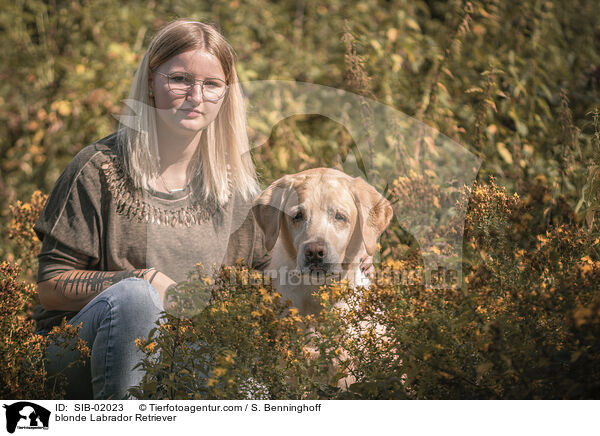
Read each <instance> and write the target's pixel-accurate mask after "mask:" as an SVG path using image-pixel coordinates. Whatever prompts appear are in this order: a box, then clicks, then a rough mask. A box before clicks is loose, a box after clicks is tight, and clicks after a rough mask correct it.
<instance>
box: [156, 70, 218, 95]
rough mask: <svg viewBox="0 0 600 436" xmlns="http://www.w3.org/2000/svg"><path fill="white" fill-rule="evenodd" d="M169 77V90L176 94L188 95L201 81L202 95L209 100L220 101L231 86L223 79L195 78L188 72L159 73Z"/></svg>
mask: <svg viewBox="0 0 600 436" xmlns="http://www.w3.org/2000/svg"><path fill="white" fill-rule="evenodd" d="M158 74H160V75H161V76H164V77H166V78H167V86H168V87H169V91H171V92H172V93H173V94H175V95H187V94H188V93H189V92H190V91H191V90H192V88H193V87H194V85H195V84H196V83H197V82H199V83H200V85H201V86H202V96H203V97H204V98H205V99H206V100H208V101H219V100H221V99H222V98H223V97H224V96H225V92H226V91H227V89H228V88H229V85H227V84H226V83H225V82H224V81H223V80H221V79H213V78H208V79H204V80H201V79H195V78H194V77H193V76H192V75H191V74H188V73H179V72H177V73H170V74H164V73H158Z"/></svg>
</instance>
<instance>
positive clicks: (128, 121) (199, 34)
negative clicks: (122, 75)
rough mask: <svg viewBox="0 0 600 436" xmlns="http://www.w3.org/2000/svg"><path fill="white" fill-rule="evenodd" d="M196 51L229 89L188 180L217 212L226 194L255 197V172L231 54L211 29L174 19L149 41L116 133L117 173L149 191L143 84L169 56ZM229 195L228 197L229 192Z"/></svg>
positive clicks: (151, 130) (147, 104) (149, 138)
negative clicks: (216, 65)
mask: <svg viewBox="0 0 600 436" xmlns="http://www.w3.org/2000/svg"><path fill="white" fill-rule="evenodd" d="M196 49H202V50H205V51H206V52H208V53H210V54H212V55H213V56H215V57H216V58H217V59H218V60H219V62H220V63H221V67H222V68H223V72H224V73H225V81H226V82H227V84H228V85H229V89H228V91H227V93H226V95H225V97H224V101H223V104H222V106H221V109H220V111H219V114H218V116H217V118H216V119H215V120H214V121H213V122H212V123H210V125H208V126H207V127H206V128H205V129H204V131H203V132H202V134H201V137H200V142H199V144H198V148H197V150H196V154H195V156H194V159H193V162H192V165H191V168H190V172H191V173H192V174H188V176H191V177H190V178H196V177H195V176H196V175H199V174H200V175H201V176H202V178H201V179H199V180H198V182H201V183H202V192H203V195H204V197H205V198H212V199H214V200H216V201H217V203H218V204H220V205H221V206H222V205H224V204H225V203H226V202H227V201H228V198H229V196H230V194H233V193H238V194H240V195H241V196H242V198H244V199H245V200H248V199H252V198H254V196H255V195H256V194H257V193H258V192H259V185H258V181H257V179H256V170H255V168H254V163H253V162H252V158H251V156H250V147H249V144H248V135H247V133H246V108H245V103H244V98H243V94H242V89H241V86H240V84H239V81H238V77H237V74H236V71H235V53H234V51H233V49H232V48H231V46H230V45H229V43H228V42H227V41H226V40H225V38H224V37H223V36H222V35H221V34H220V33H219V32H218V31H217V30H216V29H215V28H214V27H212V26H210V25H208V24H205V23H201V22H198V21H191V20H185V19H179V20H175V21H172V22H171V23H169V24H167V25H166V26H164V27H163V28H162V29H160V30H159V31H158V33H157V34H156V35H155V36H154V38H153V39H152V41H151V42H150V45H149V47H148V50H147V51H146V54H145V55H144V57H143V58H142V61H141V62H140V66H139V68H138V70H137V72H136V75H135V78H134V81H133V85H132V87H131V91H130V93H129V99H128V100H127V107H126V108H124V113H123V115H122V116H121V122H120V126H119V130H118V132H117V144H118V146H117V147H118V152H119V156H120V158H121V162H122V164H123V169H124V170H125V172H126V173H127V175H128V176H129V177H130V179H131V180H132V182H133V184H134V186H136V187H137V188H146V189H148V188H150V187H151V185H152V184H153V183H154V182H155V180H156V178H157V177H158V175H159V170H160V163H159V153H158V141H157V132H156V112H155V108H154V107H153V103H152V101H151V100H150V97H149V84H148V79H149V77H150V74H151V73H152V72H153V71H154V70H155V69H156V68H158V67H159V66H160V65H162V64H164V63H165V62H167V61H168V60H169V59H171V58H172V57H174V56H177V55H178V54H180V53H184V52H187V51H190V50H196ZM231 191H233V192H231Z"/></svg>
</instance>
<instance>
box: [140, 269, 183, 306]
mask: <svg viewBox="0 0 600 436" xmlns="http://www.w3.org/2000/svg"><path fill="white" fill-rule="evenodd" d="M143 278H144V279H145V280H147V281H148V283H150V284H151V285H152V286H153V287H154V289H156V290H157V291H158V294H159V295H160V300H161V301H162V303H163V307H164V308H165V309H167V306H168V304H167V303H168V301H167V290H168V289H169V288H170V287H171V286H173V285H176V284H177V283H176V282H175V281H173V280H172V279H171V278H170V277H169V276H167V275H166V274H163V273H162V272H160V271H149V272H147V273H146V274H144V277H143Z"/></svg>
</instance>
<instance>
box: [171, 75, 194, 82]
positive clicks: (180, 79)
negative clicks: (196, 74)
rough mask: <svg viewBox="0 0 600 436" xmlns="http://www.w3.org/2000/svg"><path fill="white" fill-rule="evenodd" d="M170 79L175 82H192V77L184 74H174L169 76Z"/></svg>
mask: <svg viewBox="0 0 600 436" xmlns="http://www.w3.org/2000/svg"><path fill="white" fill-rule="evenodd" d="M169 80H170V81H171V82H173V83H189V82H190V78H189V77H186V76H184V75H182V74H174V75H172V76H169Z"/></svg>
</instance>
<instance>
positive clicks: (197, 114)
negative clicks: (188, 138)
mask: <svg viewBox="0 0 600 436" xmlns="http://www.w3.org/2000/svg"><path fill="white" fill-rule="evenodd" d="M180 110H181V111H182V112H184V113H185V114H186V115H185V116H186V118H198V117H200V116H202V115H204V113H202V112H200V111H197V110H194V109H180Z"/></svg>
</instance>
